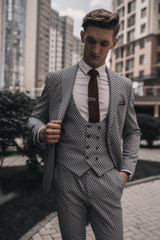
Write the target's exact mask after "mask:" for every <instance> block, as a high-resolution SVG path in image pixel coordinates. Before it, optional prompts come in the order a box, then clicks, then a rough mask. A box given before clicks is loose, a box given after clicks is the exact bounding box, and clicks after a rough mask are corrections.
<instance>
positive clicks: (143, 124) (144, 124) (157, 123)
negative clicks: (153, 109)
mask: <svg viewBox="0 0 160 240" xmlns="http://www.w3.org/2000/svg"><path fill="white" fill-rule="evenodd" d="M137 121H138V124H139V127H140V129H141V131H142V137H141V139H144V140H146V141H147V143H148V146H149V147H152V145H153V141H154V140H156V139H157V138H158V137H160V118H155V117H153V116H151V115H148V114H137Z"/></svg>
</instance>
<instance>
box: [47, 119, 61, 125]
mask: <svg viewBox="0 0 160 240" xmlns="http://www.w3.org/2000/svg"><path fill="white" fill-rule="evenodd" d="M50 123H55V124H59V125H61V123H62V121H61V120H51V121H50Z"/></svg>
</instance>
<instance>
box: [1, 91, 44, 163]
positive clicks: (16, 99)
mask: <svg viewBox="0 0 160 240" xmlns="http://www.w3.org/2000/svg"><path fill="white" fill-rule="evenodd" d="M35 104H36V100H35V99H34V100H33V99H31V98H30V97H29V96H28V95H27V94H26V93H24V92H19V91H16V92H11V91H0V150H1V153H0V157H1V165H2V163H3V160H4V157H5V156H6V155H7V150H8V148H9V147H11V146H12V147H15V148H16V150H17V152H18V153H21V154H22V155H26V156H27V157H28V158H29V159H28V161H27V163H28V165H29V166H30V167H31V166H32V167H33V166H34V167H37V165H38V160H37V155H39V156H41V157H42V151H41V149H40V147H38V146H34V145H33V142H32V139H31V135H30V132H29V129H28V117H29V116H30V114H31V112H32V110H33V106H34V105H35ZM17 139H18V140H20V141H17Z"/></svg>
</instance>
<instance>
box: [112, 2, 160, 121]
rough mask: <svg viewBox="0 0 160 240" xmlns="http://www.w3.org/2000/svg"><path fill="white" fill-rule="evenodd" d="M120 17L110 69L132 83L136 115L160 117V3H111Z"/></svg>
mask: <svg viewBox="0 0 160 240" xmlns="http://www.w3.org/2000/svg"><path fill="white" fill-rule="evenodd" d="M112 2H113V3H112V4H113V11H115V12H118V13H119V16H120V22H121V28H120V32H119V42H118V44H117V47H116V48H115V49H114V50H112V57H111V68H112V69H113V70H115V71H117V72H119V73H120V74H122V75H124V76H126V77H128V78H131V79H132V80H133V87H134V93H135V109H136V112H137V113H147V114H152V115H154V116H155V117H157V116H159V115H160V0H156V1H153V0H113V1H112Z"/></svg>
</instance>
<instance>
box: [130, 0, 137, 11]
mask: <svg viewBox="0 0 160 240" xmlns="http://www.w3.org/2000/svg"><path fill="white" fill-rule="evenodd" d="M135 8H136V2H135V0H133V1H131V2H129V3H128V13H130V12H132V11H134V10H135Z"/></svg>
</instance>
